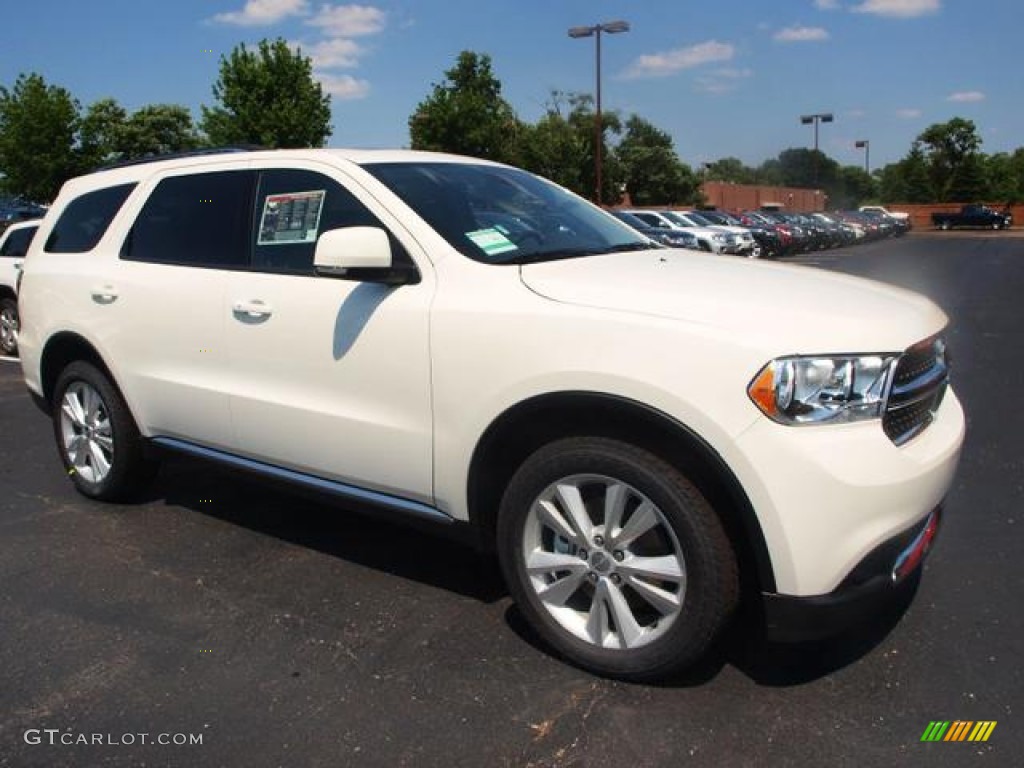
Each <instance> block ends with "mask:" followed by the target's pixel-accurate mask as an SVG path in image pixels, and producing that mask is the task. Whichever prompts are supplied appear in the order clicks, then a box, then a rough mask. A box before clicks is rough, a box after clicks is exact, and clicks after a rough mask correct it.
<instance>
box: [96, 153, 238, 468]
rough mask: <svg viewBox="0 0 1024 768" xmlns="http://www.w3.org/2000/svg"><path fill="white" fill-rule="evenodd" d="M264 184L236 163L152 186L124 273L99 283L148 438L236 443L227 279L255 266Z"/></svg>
mask: <svg viewBox="0 0 1024 768" xmlns="http://www.w3.org/2000/svg"><path fill="white" fill-rule="evenodd" d="M255 180H256V176H255V173H253V172H252V171H250V170H249V169H248V164H247V163H237V162H236V163H235V164H234V165H232V166H229V167H227V168H222V169H220V170H209V171H204V172H196V170H195V169H194V168H191V169H189V170H188V172H187V173H182V172H181V171H178V172H176V173H172V174H168V175H165V176H162V177H161V178H159V179H156V180H154V181H152V182H150V185H151V191H150V192H149V194H148V195H146V196H145V200H144V202H143V203H142V204H141V205H140V207H139V210H138V211H137V213H136V215H135V216H134V217H133V218H132V219H131V223H130V226H129V227H128V228H127V231H126V232H125V234H124V239H123V241H122V245H121V247H120V253H119V258H118V262H117V265H116V269H115V270H112V271H111V273H110V274H109V276H107V277H105V278H99V277H98V278H97V279H96V280H95V281H94V282H95V284H94V287H93V293H92V304H93V306H94V308H95V311H96V312H97V313H104V314H105V315H106V319H107V322H106V328H107V329H108V330H107V336H106V341H105V343H106V346H107V348H108V350H109V354H110V356H111V359H112V360H113V361H114V362H115V363H117V365H118V367H119V368H120V370H121V372H122V373H121V375H120V378H121V383H122V387H123V389H124V390H125V394H126V396H128V397H129V400H130V401H131V402H132V405H133V410H134V411H135V412H136V417H137V418H138V421H139V423H140V426H142V427H143V430H144V431H145V433H146V434H148V435H158V436H169V437H174V438H179V439H182V440H185V441H187V442H191V443H198V444H201V445H206V446H210V447H214V448H221V449H226V448H228V447H229V446H230V445H231V443H232V440H231V424H230V415H229V411H228V395H227V392H226V388H227V385H226V382H227V380H228V378H229V377H228V373H227V370H226V368H227V366H228V364H229V356H228V354H227V350H226V349H225V342H224V329H225V318H224V313H223V306H224V296H225V289H226V285H227V281H228V277H229V276H230V275H232V274H234V270H238V269H246V268H247V267H248V261H249V231H250V227H251V219H252V196H253V190H254V184H255Z"/></svg>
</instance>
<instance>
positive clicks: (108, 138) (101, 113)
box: [78, 98, 128, 171]
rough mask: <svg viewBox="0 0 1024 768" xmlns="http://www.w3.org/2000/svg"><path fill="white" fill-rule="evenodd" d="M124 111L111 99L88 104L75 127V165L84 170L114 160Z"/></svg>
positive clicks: (124, 116) (122, 127) (125, 114)
mask: <svg viewBox="0 0 1024 768" xmlns="http://www.w3.org/2000/svg"><path fill="white" fill-rule="evenodd" d="M127 120H128V113H127V112H126V111H125V109H124V107H122V106H121V105H120V104H118V103H117V101H116V100H114V99H109V98H108V99H100V100H99V101H97V102H94V103H92V104H90V105H89V108H88V109H87V110H86V112H85V116H84V117H83V118H82V121H81V123H80V125H79V130H78V156H79V167H80V168H81V170H83V171H88V170H90V169H92V168H96V167H97V166H101V165H104V164H106V163H111V162H114V161H115V160H118V159H120V157H119V152H120V150H119V148H118V147H119V142H120V140H121V133H122V131H123V130H124V124H125V122H126V121H127Z"/></svg>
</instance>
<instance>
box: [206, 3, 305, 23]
mask: <svg viewBox="0 0 1024 768" xmlns="http://www.w3.org/2000/svg"><path fill="white" fill-rule="evenodd" d="M308 11H309V2H308V0H246V3H245V5H244V6H243V7H242V10H240V11H229V12H228V13H218V14H217V15H216V16H214V17H213V20H214V21H215V22H218V23H220V24H234V25H236V26H239V27H266V26H269V25H271V24H276V23H277V22H279V21H281V20H282V19H286V18H288V17H289V16H303V15H305V14H306V13H307V12H308Z"/></svg>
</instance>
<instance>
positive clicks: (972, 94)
mask: <svg viewBox="0 0 1024 768" xmlns="http://www.w3.org/2000/svg"><path fill="white" fill-rule="evenodd" d="M984 100H985V94H984V93H982V92H981V91H957V92H956V93H951V94H949V96H947V97H946V101H957V102H960V103H964V104H966V103H970V102H973V101H984Z"/></svg>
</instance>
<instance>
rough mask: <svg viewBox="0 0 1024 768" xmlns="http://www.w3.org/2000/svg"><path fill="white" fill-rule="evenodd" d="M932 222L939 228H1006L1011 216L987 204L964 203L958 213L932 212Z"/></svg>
mask: <svg viewBox="0 0 1024 768" xmlns="http://www.w3.org/2000/svg"><path fill="white" fill-rule="evenodd" d="M932 224H934V225H935V226H936V227H938V228H939V229H956V228H957V227H984V228H985V229H1008V228H1009V227H1010V226H1011V225H1012V224H1013V216H1011V215H1010V214H1009V213H1000V212H999V211H996V210H994V209H992V208H989V207H988V206H987V205H965V206H963V207H962V208H961V209H960V211H959V213H933V214H932Z"/></svg>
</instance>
